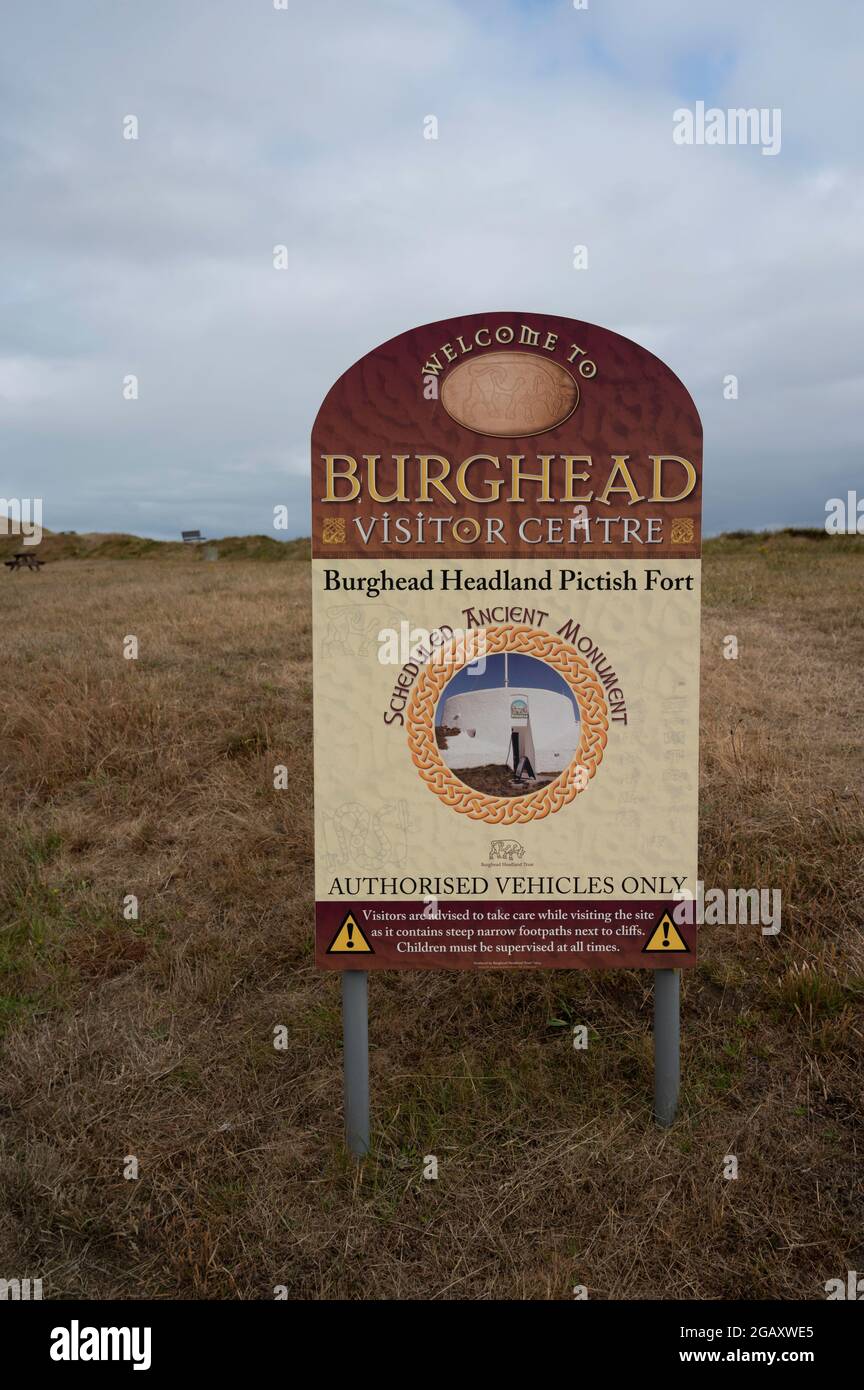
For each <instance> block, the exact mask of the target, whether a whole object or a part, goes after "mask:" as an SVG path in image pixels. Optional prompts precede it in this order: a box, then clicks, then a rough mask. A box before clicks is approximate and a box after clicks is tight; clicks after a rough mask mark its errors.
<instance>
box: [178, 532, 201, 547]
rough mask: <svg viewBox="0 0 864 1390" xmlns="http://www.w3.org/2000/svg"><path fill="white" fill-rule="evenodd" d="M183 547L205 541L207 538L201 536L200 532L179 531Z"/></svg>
mask: <svg viewBox="0 0 864 1390" xmlns="http://www.w3.org/2000/svg"><path fill="white" fill-rule="evenodd" d="M180 535H181V536H182V537H183V543H184V545H195V544H197V543H198V542H199V541H206V539H207V537H206V536H202V535H201V532H200V531H181V532H180Z"/></svg>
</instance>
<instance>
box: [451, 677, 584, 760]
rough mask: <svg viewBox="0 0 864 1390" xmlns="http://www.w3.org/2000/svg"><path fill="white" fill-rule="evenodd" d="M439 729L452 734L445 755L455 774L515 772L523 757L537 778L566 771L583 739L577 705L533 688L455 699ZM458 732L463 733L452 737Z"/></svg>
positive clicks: (480, 692) (468, 693)
mask: <svg viewBox="0 0 864 1390" xmlns="http://www.w3.org/2000/svg"><path fill="white" fill-rule="evenodd" d="M436 724H437V725H438V727H439V728H441V729H443V730H446V731H447V732H446V734H445V741H446V744H447V746H446V748H443V749H442V750H441V751H442V756H443V758H444V761H445V762H446V763H447V766H448V767H451V768H452V769H453V770H454V772H455V771H458V769H459V768H469V767H484V766H486V765H487V764H494V765H497V766H499V767H502V766H505V765H506V766H507V767H510V768H515V767H518V765H519V761H520V759H521V758H523V757H527V758H528V760H529V761H530V763H531V766H532V768H533V769H534V772H535V773H537V774H544V775H548V774H549V773H559V772H563V771H564V769H565V768H566V767H567V766H568V765H569V764H570V763H571V762H572V760H573V758H574V756H575V753H576V750H577V748H578V747H579V741H580V738H581V725H580V723H579V719H578V717H577V714H576V711H575V709H574V706H573V702H572V700H570V699H568V698H567V696H566V695H559V694H557V693H556V692H555V691H554V690H540V689H532V688H531V687H530V686H499V687H498V688H497V689H495V690H471V691H465V692H463V693H461V694H459V695H450V696H448V697H447V698H446V699H445V701H444V705H443V708H442V709H441V710H440V711H439V712H438V715H437V718H436ZM453 729H455V730H458V732H456V733H451V732H450V730H453Z"/></svg>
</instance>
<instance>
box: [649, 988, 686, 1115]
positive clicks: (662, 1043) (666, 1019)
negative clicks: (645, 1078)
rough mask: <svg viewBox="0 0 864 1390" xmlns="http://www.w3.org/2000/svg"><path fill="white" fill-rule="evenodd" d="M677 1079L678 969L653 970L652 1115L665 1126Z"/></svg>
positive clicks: (675, 1106) (674, 1103)
mask: <svg viewBox="0 0 864 1390" xmlns="http://www.w3.org/2000/svg"><path fill="white" fill-rule="evenodd" d="M680 1081H681V972H680V970H655V971H654V1118H655V1120H656V1121H657V1123H658V1125H662V1126H663V1128H664V1129H665V1128H668V1126H669V1125H671V1124H672V1123H673V1122H674V1120H675V1115H676V1113H677V1111H678V1087H679V1084H680Z"/></svg>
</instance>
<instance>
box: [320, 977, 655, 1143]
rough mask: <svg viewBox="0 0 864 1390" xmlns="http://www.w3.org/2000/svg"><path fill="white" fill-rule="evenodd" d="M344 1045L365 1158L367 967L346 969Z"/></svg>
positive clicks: (349, 1124) (349, 1107)
mask: <svg viewBox="0 0 864 1390" xmlns="http://www.w3.org/2000/svg"><path fill="white" fill-rule="evenodd" d="M670 973H674V972H670ZM342 1045H343V1067H344V1075H345V1135H346V1138H347V1141H348V1148H349V1149H350V1151H351V1153H352V1154H354V1156H355V1158H365V1157H366V1155H367V1153H368V1152H369V976H368V974H367V972H366V971H365V970H343V972H342Z"/></svg>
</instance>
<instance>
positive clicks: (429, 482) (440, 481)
mask: <svg viewBox="0 0 864 1390" xmlns="http://www.w3.org/2000/svg"><path fill="white" fill-rule="evenodd" d="M417 462H418V463H419V464H420V491H419V492H418V494H417V501H418V502H431V501H432V498H431V497H430V496H429V489H430V487H434V488H437V490H438V491H439V492H440V493H441V496H442V497H446V498H447V501H448V502H454V503H455V501H456V498H455V497H454V496H453V493H452V492H451V491H450V489H449V488H447V487H445V486H444V479H445V478H447V477H449V474H450V462H449V460H448V459H445V458H442V457H441V455H440V454H418V455H417ZM430 463H440V465H441V468H440V471H439V473H438V476H437V477H431V476H430V473H429V465H430Z"/></svg>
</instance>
